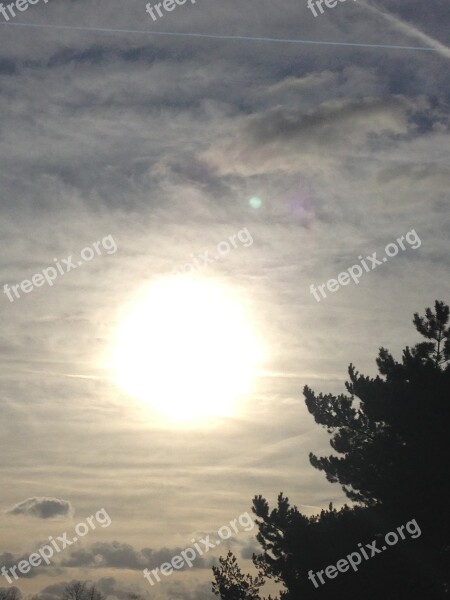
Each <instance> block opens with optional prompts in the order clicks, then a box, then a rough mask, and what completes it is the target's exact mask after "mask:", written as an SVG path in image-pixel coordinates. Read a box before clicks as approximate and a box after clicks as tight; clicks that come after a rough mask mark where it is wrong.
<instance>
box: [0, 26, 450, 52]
mask: <svg viewBox="0 0 450 600" xmlns="http://www.w3.org/2000/svg"><path fill="white" fill-rule="evenodd" d="M0 25H6V26H10V27H36V28H42V29H63V30H71V31H93V32H100V33H138V34H144V35H167V36H176V37H195V38H208V39H214V40H243V41H249V42H272V43H280V44H318V45H326V46H351V47H356V48H387V49H394V50H422V51H423V52H439V50H438V48H436V47H431V48H426V47H425V46H395V45H392V44H358V43H353V42H323V41H319V40H292V39H285V38H270V37H250V36H245V35H215V34H208V33H184V32H174V31H147V30H143V29H107V28H106V27H76V26H72V25H44V24H42V25H41V24H37V23H0ZM423 35H425V34H423ZM425 37H428V36H425ZM436 43H437V42H436ZM444 48H445V46H444Z"/></svg>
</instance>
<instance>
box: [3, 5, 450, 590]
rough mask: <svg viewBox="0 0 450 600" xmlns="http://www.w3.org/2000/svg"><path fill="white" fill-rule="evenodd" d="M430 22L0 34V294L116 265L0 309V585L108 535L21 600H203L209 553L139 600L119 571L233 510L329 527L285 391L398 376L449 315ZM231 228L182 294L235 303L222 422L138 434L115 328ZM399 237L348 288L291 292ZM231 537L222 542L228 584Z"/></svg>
mask: <svg viewBox="0 0 450 600" xmlns="http://www.w3.org/2000/svg"><path fill="white" fill-rule="evenodd" d="M19 23H31V24H34V25H37V26H36V27H24V26H20V25H19ZM447 23H448V2H447V1H446V0H426V1H425V0H410V1H409V2H407V3H405V2H404V1H400V0H390V1H387V0H376V2H375V0H370V2H366V1H365V0H358V1H357V2H353V1H351V0H347V2H340V3H338V5H337V6H336V7H334V8H325V12H324V14H319V15H318V17H316V18H315V17H314V16H313V14H312V12H311V11H310V10H309V9H308V8H307V5H306V0H277V1H276V2H273V1H270V0H245V2H242V0H241V1H240V2H238V1H237V0H227V2H223V1H221V2H220V1H219V0H208V1H206V0H197V1H196V2H195V4H194V3H191V2H189V1H188V2H187V3H186V4H185V5H184V6H177V8H176V10H174V11H172V12H165V13H164V16H163V17H162V18H160V19H159V21H158V22H153V21H152V19H151V18H150V16H149V15H148V14H147V13H146V12H145V2H144V1H141V0H139V1H137V0H127V2H126V3H124V2H120V1H119V0H90V1H88V0H77V2H76V3H75V2H71V1H68V0H50V1H49V2H48V3H47V4H44V2H42V0H41V2H39V3H38V4H36V5H33V6H31V5H30V6H29V7H28V9H27V10H26V12H23V13H19V14H18V15H17V17H15V18H11V19H10V20H9V21H8V22H7V23H6V22H5V19H4V18H3V17H1V15H0V35H1V44H0V115H1V118H0V152H1V169H0V178H1V180H0V202H1V210H2V218H1V221H0V230H1V238H2V252H1V258H0V274H1V279H0V283H1V286H2V289H3V286H4V285H5V284H8V285H9V286H12V285H14V284H19V283H20V282H21V281H22V280H24V279H30V278H31V276H32V275H33V274H35V273H38V272H42V270H43V269H44V268H46V267H48V266H51V265H54V259H55V258H57V259H58V260H59V261H61V262H62V259H65V258H66V257H68V256H69V255H72V254H73V255H75V256H77V255H79V253H80V250H81V249H82V248H84V247H86V246H92V244H93V243H94V242H96V241H98V240H102V239H104V238H105V237H107V236H112V238H113V240H114V241H115V244H116V246H117V249H116V251H115V252H112V251H111V252H110V253H107V252H106V250H103V252H102V255H101V256H98V257H96V258H95V259H93V260H92V261H91V262H88V263H87V264H84V265H83V266H82V268H81V266H80V268H77V269H76V270H72V271H71V272H68V273H66V274H65V275H64V276H61V277H59V278H58V279H57V280H56V281H55V283H54V285H52V286H49V285H43V286H42V287H39V289H34V290H33V291H32V293H21V297H20V298H19V299H15V301H14V302H11V301H9V300H8V297H7V295H6V294H4V293H2V294H0V296H1V297H0V311H1V317H2V324H3V326H2V335H1V339H0V353H1V360H2V376H1V393H0V403H1V426H0V427H1V429H0V432H1V441H2V461H1V465H0V471H1V476H2V495H1V506H0V508H1V509H2V513H1V515H0V527H1V532H2V535H1V542H0V566H1V565H3V564H6V565H8V564H15V563H16V562H17V561H18V560H19V559H20V558H21V557H26V556H28V555H29V554H30V553H31V552H32V551H33V550H34V549H35V548H37V547H38V546H39V545H40V544H42V543H45V541H46V540H47V539H48V536H50V535H52V536H56V535H61V534H62V533H63V532H64V531H66V530H67V531H72V530H73V527H74V525H75V524H76V523H78V522H79V521H82V520H83V519H85V518H86V517H88V516H89V515H93V514H94V513H95V512H96V511H98V510H99V509H101V508H104V509H105V510H106V511H107V513H108V515H109V516H110V517H111V525H110V526H109V527H105V528H102V527H97V529H96V530H95V531H93V532H91V533H89V535H87V536H86V537H85V539H84V540H80V541H79V543H78V545H77V546H74V548H71V549H66V550H65V551H64V552H63V553H61V554H60V556H59V557H58V558H57V560H56V561H55V563H53V564H52V565H51V566H49V567H38V568H36V569H34V570H32V571H31V573H30V574H29V575H26V576H22V577H21V579H20V581H19V582H17V585H18V587H19V588H20V589H21V590H22V591H23V592H24V593H37V592H41V591H42V590H45V596H43V598H45V600H53V599H54V598H55V597H57V595H58V593H59V592H60V590H61V587H62V586H63V585H64V582H66V581H70V580H72V579H75V578H77V579H91V580H101V581H100V586H101V589H102V590H103V591H104V592H105V593H106V594H108V595H110V596H112V597H115V598H119V599H122V598H125V596H126V594H127V593H128V592H130V591H135V592H141V593H147V592H148V591H150V595H149V596H147V597H150V598H154V599H155V600H159V599H165V598H167V599H172V598H177V599H180V600H210V598H211V597H212V596H211V594H210V591H209V590H210V584H209V582H210V580H211V579H212V576H211V571H210V566H211V560H212V557H213V555H214V556H217V555H218V554H220V552H216V551H215V552H211V553H210V555H208V557H206V558H205V560H204V561H203V562H201V561H198V562H197V563H196V568H194V569H192V570H189V571H182V572H180V573H177V574H174V575H172V576H171V577H170V578H167V580H166V581H164V582H163V584H161V585H160V586H159V587H157V586H156V587H154V588H150V586H149V585H148V583H147V582H146V581H145V580H144V578H143V576H142V569H143V568H144V567H145V566H146V565H147V564H148V565H149V566H150V564H151V565H152V566H153V567H154V566H158V565H159V564H160V563H162V562H164V560H170V558H171V556H173V555H174V554H176V553H177V549H178V550H179V549H180V548H181V549H182V548H185V547H187V546H189V544H190V541H191V539H192V538H194V537H196V538H197V539H198V538H199V536H200V537H201V536H202V535H203V534H204V533H209V532H214V531H217V530H218V529H219V528H220V527H221V526H222V525H225V524H227V523H229V522H230V520H232V519H234V518H237V517H238V515H240V514H242V513H244V512H245V511H250V507H251V500H252V498H253V496H254V495H256V494H263V495H264V496H265V497H267V498H268V499H269V500H270V502H271V503H273V502H274V501H275V500H276V496H277V494H278V493H279V492H280V491H284V492H285V493H286V494H287V495H288V496H289V498H290V499H291V500H292V502H294V503H295V504H297V506H299V507H301V508H302V509H303V510H304V511H305V512H307V514H312V513H314V512H317V511H318V510H319V509H320V508H324V507H327V506H328V504H329V503H330V502H334V503H335V504H336V505H337V506H340V505H341V504H343V503H344V501H345V498H344V495H343V493H342V491H341V490H340V488H339V486H336V485H331V484H329V483H327V481H326V480H325V477H324V476H323V474H322V473H320V472H317V471H315V470H314V469H313V468H312V467H311V466H310V464H309V460H308V453H309V452H310V451H313V452H314V453H319V454H320V453H324V452H325V453H328V448H329V447H328V437H327V435H326V433H325V432H323V431H322V430H320V428H319V427H318V426H317V425H315V423H314V421H313V419H312V417H311V416H310V415H309V414H308V412H307V410H306V408H305V406H304V403H303V397H302V388H303V386H304V385H305V384H307V385H309V386H311V387H312V388H313V389H315V390H316V391H323V392H339V393H341V392H343V391H344V381H345V379H346V374H347V373H346V370H347V367H348V364H349V363H350V362H353V363H354V364H355V365H356V367H357V368H358V370H359V371H361V372H364V373H366V374H368V375H374V374H375V373H376V365H375V357H376V354H377V351H378V348H379V347H380V346H385V347H387V348H389V349H391V350H392V351H393V352H394V354H396V355H397V356H398V355H399V353H400V351H401V349H402V348H403V347H404V346H406V345H407V344H410V345H411V344H414V343H415V342H416V341H418V337H417V335H416V334H415V332H414V329H413V326H412V324H411V319H412V315H413V313H414V312H415V311H419V312H423V310H424V308H425V307H426V306H430V305H432V304H433V302H434V300H435V299H436V298H437V299H442V300H446V301H447V302H448V300H449V293H448V292H449V285H448V266H449V260H448V244H447V239H448V230H449V218H448V214H449V211H448V189H449V183H450V181H449V180H450V170H449V144H448V135H447V132H448V125H449V116H448V100H449V95H448V93H449V86H448V69H449V62H450V50H449V49H448V47H447V46H446V44H447V43H448V40H447V38H446V31H445V26H446V25H447ZM72 28H73V29H72ZM89 28H93V30H92V31H89ZM120 30H121V31H120ZM124 30H125V31H124ZM151 31H159V32H172V33H178V34H180V35H150V32H151ZM188 33H190V34H192V33H195V34H205V35H206V36H207V37H199V36H193V35H185V34H188ZM219 36H231V37H225V38H224V37H222V38H221V37H219ZM255 38H260V39H259V40H258V39H255ZM261 38H263V39H261ZM282 40H291V41H290V42H287V41H284V42H283V41H282ZM293 40H294V41H293ZM295 40H297V41H298V43H297V42H296V41H295ZM300 40H302V41H303V42H305V43H303V42H302V43H300ZM308 41H314V43H306V42H308ZM325 42H326V43H325ZM351 44H355V45H351ZM253 197H257V198H259V200H260V202H259V203H258V202H256V201H254V202H253V203H252V204H253V206H252V205H251V204H250V203H249V199H250V198H253ZM244 228H246V229H247V231H248V232H250V234H251V237H252V240H253V243H252V244H251V245H248V246H244V245H243V244H239V245H238V247H237V248H236V249H234V250H233V251H232V252H230V253H229V254H228V255H227V256H223V257H221V259H220V260H218V261H216V262H215V263H214V264H211V265H209V266H208V267H207V268H205V269H204V270H203V272H202V276H204V277H205V278H206V279H210V280H212V281H220V282H223V283H226V284H227V285H228V286H230V287H231V288H232V289H233V290H235V291H236V293H237V294H238V295H239V297H240V299H241V301H242V304H243V305H245V307H246V309H247V311H248V313H249V314H251V317H252V322H253V325H254V327H255V329H256V330H257V331H258V334H259V335H260V337H261V338H262V339H263V340H264V342H265V344H266V346H267V348H268V358H267V360H266V362H265V364H264V365H263V368H261V370H260V371H259V375H258V378H257V380H255V381H254V385H253V387H252V393H251V394H249V395H248V396H247V397H246V398H245V399H244V400H243V403H242V406H241V410H240V411H239V413H238V414H236V415H235V416H234V417H231V418H228V419H222V420H219V421H218V422H216V423H214V425H209V426H205V425H204V424H203V425H201V426H200V425H199V426H197V427H196V426H195V424H193V425H191V426H190V427H186V428H172V427H171V426H170V424H166V425H162V423H161V421H160V420H158V419H157V418H155V417H154V415H152V412H151V410H149V408H148V407H147V406H143V404H142V403H141V402H139V400H137V399H134V398H130V397H128V396H127V395H125V394H124V393H123V392H122V391H121V390H120V389H118V388H117V387H116V386H115V385H114V382H113V381H112V379H111V373H110V372H109V370H108V364H107V363H105V358H104V357H105V356H107V355H108V352H109V351H110V349H111V345H112V344H113V340H114V336H115V331H116V330H117V327H118V323H119V321H120V315H121V314H122V311H123V307H125V306H127V304H128V303H129V302H130V299H131V298H132V297H133V295H134V294H135V293H136V291H137V290H139V289H140V288H141V287H142V286H143V285H145V284H146V283H148V282H152V281H155V280H156V279H158V278H160V277H164V276H166V275H167V274H169V273H171V272H172V271H173V270H174V269H178V268H180V266H183V265H185V264H186V263H189V262H191V261H192V255H194V256H197V255H199V254H201V253H203V252H205V251H206V250H209V251H211V252H212V253H214V251H215V249H216V248H217V245H218V244H219V243H220V242H221V241H223V240H227V239H228V238H229V236H231V235H233V234H236V233H237V232H238V231H241V230H242V229H244ZM412 230H414V232H415V234H414V235H413V234H411V235H410V236H409V238H407V237H406V234H407V233H408V232H411V231H412ZM401 236H404V237H405V239H406V241H405V242H404V245H405V250H401V249H400V251H399V253H398V255H397V256H395V257H392V258H389V259H388V260H387V261H385V262H384V263H382V264H380V265H378V266H377V268H376V269H374V270H373V271H372V269H371V270H370V271H369V272H364V273H363V275H362V276H361V278H360V281H359V283H358V285H356V284H355V283H354V282H353V281H350V283H348V284H347V285H345V286H344V285H342V286H341V287H340V288H339V289H338V290H337V291H335V292H330V291H326V294H327V297H326V298H323V297H321V296H319V298H320V297H321V301H320V302H318V301H317V300H316V299H315V298H314V296H313V294H312V293H311V292H310V285H311V284H314V285H315V286H316V287H317V286H319V285H322V284H324V283H326V282H327V281H328V280H330V279H332V278H336V277H337V276H338V274H339V273H341V272H343V271H346V270H347V269H349V268H350V267H352V265H354V264H361V263H360V260H359V259H358V256H360V255H361V256H363V257H367V256H371V255H372V254H373V252H375V251H376V252H377V256H378V258H380V257H384V256H385V254H384V248H385V246H386V245H387V244H389V243H391V242H395V240H396V239H397V238H400V237H401ZM408 239H409V240H410V241H411V242H413V241H414V240H415V241H414V243H409V242H408ZM417 240H420V244H419V242H418V241H417ZM413 246H415V247H413ZM323 289H324V288H323ZM174 377H176V373H174ZM211 401H212V402H214V398H213V397H212V398H211ZM33 499H34V500H33ZM26 501H27V502H26ZM254 533H255V532H254V531H253V533H252V532H248V533H244V532H242V533H239V534H238V535H236V538H235V539H234V540H233V541H232V543H231V547H232V548H233V549H234V551H235V552H236V553H237V555H238V556H239V557H240V558H241V562H242V564H243V566H244V567H248V565H249V564H250V562H249V561H246V559H248V558H249V557H250V556H251V550H252V548H253V547H255V548H256V546H255V541H254ZM149 549H152V551H153V552H150V550H149ZM224 550H225V544H224V546H223V548H222V551H224ZM222 553H223V552H222ZM4 584H5V585H6V582H5V581H4V579H3V578H1V580H0V587H1V586H2V585H4Z"/></svg>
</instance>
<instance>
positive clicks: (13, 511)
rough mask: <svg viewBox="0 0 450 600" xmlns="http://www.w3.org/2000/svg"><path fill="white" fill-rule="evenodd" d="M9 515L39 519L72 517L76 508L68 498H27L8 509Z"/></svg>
mask: <svg viewBox="0 0 450 600" xmlns="http://www.w3.org/2000/svg"><path fill="white" fill-rule="evenodd" d="M6 513H7V514H9V515H25V516H28V517H36V518H38V519H56V518H59V517H63V518H68V517H72V515H73V513H74V510H73V507H72V505H71V503H70V502H69V501H68V500H60V499H58V498H37V497H34V498H27V499H26V500H24V501H23V502H19V504H15V505H14V506H13V507H12V508H10V509H9V510H7V511H6Z"/></svg>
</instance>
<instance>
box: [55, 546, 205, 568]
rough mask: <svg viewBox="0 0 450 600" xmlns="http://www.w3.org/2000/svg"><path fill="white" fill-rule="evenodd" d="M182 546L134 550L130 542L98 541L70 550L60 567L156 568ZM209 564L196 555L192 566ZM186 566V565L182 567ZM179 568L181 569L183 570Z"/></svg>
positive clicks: (198, 566) (176, 552)
mask: <svg viewBox="0 0 450 600" xmlns="http://www.w3.org/2000/svg"><path fill="white" fill-rule="evenodd" d="M182 550H184V548H160V549H159V550H153V549H152V548H142V550H136V549H135V548H133V546H131V545H130V544H124V543H121V542H117V541H113V542H98V543H95V544H91V545H90V546H89V547H86V548H81V549H77V550H72V551H71V552H70V555H69V556H68V557H66V558H64V559H63V560H62V562H61V563H60V566H62V567H83V568H85V567H93V568H95V567H99V568H100V567H101V568H106V567H110V568H114V569H132V570H142V569H145V568H150V569H153V568H156V567H159V566H160V565H161V564H162V563H164V562H170V561H171V560H172V558H173V557H174V556H176V555H179V554H180V552H181V551H182ZM209 567H210V564H209V563H208V562H207V561H205V560H204V559H202V558H201V557H198V558H197V559H196V560H195V562H194V566H193V568H196V569H207V568H209ZM184 568H187V567H183V569H184ZM183 569H181V570H183Z"/></svg>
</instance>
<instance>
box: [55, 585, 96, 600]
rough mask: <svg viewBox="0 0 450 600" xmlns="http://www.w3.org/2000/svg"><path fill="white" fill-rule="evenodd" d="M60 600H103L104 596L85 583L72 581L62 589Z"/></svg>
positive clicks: (93, 586)
mask: <svg viewBox="0 0 450 600" xmlns="http://www.w3.org/2000/svg"><path fill="white" fill-rule="evenodd" d="M62 600H105V596H104V595H103V594H102V593H101V592H100V591H99V590H98V589H97V588H96V587H95V584H90V583H88V582H87V581H72V582H70V583H68V584H67V585H66V587H65V588H64V593H63V597H62Z"/></svg>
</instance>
